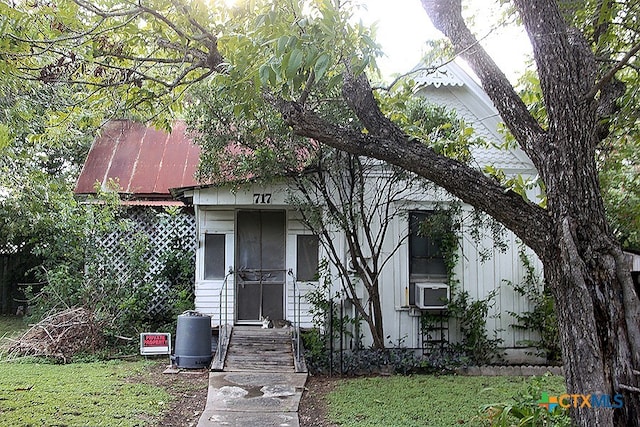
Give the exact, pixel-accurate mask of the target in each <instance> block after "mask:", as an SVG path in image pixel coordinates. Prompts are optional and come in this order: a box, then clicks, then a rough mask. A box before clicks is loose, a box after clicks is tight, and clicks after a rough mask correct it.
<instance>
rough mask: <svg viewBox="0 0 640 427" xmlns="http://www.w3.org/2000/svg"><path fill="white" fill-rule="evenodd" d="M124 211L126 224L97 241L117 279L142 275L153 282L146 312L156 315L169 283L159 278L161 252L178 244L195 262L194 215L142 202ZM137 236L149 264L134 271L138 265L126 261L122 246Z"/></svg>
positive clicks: (147, 280) (161, 307)
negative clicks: (144, 249) (144, 268)
mask: <svg viewBox="0 0 640 427" xmlns="http://www.w3.org/2000/svg"><path fill="white" fill-rule="evenodd" d="M125 215H126V218H127V222H128V226H127V227H123V228H121V229H118V230H117V231H114V232H112V233H110V234H108V235H107V236H106V237H105V238H104V239H103V240H102V241H101V242H98V245H99V246H100V247H101V248H102V249H103V250H104V251H105V252H106V257H107V259H108V261H109V264H110V267H111V270H112V271H113V272H114V273H115V274H117V275H118V277H119V278H120V280H123V281H124V282H128V281H133V282H135V281H136V279H132V278H134V277H138V279H139V278H140V277H141V276H143V278H142V280H144V281H145V282H146V283H151V282H153V287H154V288H155V291H154V295H153V299H152V302H151V305H150V306H149V308H148V310H149V313H148V314H150V315H155V314H157V313H159V312H162V311H164V310H165V308H166V307H165V304H166V303H167V295H168V291H169V287H170V283H169V282H168V281H167V280H159V279H158V277H159V273H160V272H161V270H162V269H163V268H164V263H163V255H164V254H166V253H167V252H168V251H170V250H174V249H176V248H175V247H172V245H175V244H178V245H179V247H180V249H181V250H184V251H188V253H189V254H190V255H191V263H192V265H193V264H195V251H196V244H197V242H196V231H195V230H196V223H195V217H194V215H192V214H190V213H186V212H180V213H177V214H173V215H170V214H168V213H166V212H165V211H164V210H163V209H162V208H152V207H144V206H136V207H129V208H128V209H127V210H126V213H125ZM140 238H143V239H144V240H145V241H146V252H145V254H144V259H145V261H146V264H147V267H148V268H146V271H145V272H144V274H141V272H139V271H133V269H134V268H139V266H137V265H136V266H131V265H129V262H128V258H127V257H126V256H123V248H126V245H130V244H133V242H134V241H136V240H137V239H140ZM191 280H192V281H193V280H194V278H193V277H192V278H191Z"/></svg>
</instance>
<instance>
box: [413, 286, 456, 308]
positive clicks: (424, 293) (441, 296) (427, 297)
mask: <svg viewBox="0 0 640 427" xmlns="http://www.w3.org/2000/svg"><path fill="white" fill-rule="evenodd" d="M449 296H450V295H449V285H446V284H444V283H416V305H417V306H418V308H421V309H423V310H445V309H446V308H447V304H449Z"/></svg>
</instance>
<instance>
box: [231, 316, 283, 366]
mask: <svg viewBox="0 0 640 427" xmlns="http://www.w3.org/2000/svg"><path fill="white" fill-rule="evenodd" d="M224 371H225V372H247V371H254V372H295V364H294V357H293V347H292V343H291V330H290V329H287V328H285V329H276V328H273V329H262V328H260V327H259V326H234V327H233V331H232V332H231V337H230V339H229V345H228V348H227V354H226V358H225V361H224Z"/></svg>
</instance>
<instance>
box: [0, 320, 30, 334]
mask: <svg viewBox="0 0 640 427" xmlns="http://www.w3.org/2000/svg"><path fill="white" fill-rule="evenodd" d="M26 329H27V324H26V323H25V322H24V320H23V319H22V317H17V316H0V338H2V337H5V336H6V337H8V336H13V335H16V334H18V333H20V332H23V331H25V330H26Z"/></svg>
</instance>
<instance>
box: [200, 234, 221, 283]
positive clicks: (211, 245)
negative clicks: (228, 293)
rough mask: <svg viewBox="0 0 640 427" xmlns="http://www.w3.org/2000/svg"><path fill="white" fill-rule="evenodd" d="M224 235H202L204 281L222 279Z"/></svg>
mask: <svg viewBox="0 0 640 427" xmlns="http://www.w3.org/2000/svg"><path fill="white" fill-rule="evenodd" d="M224 240H225V236H224V234H205V235H204V279H205V280H212V279H222V278H224Z"/></svg>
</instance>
